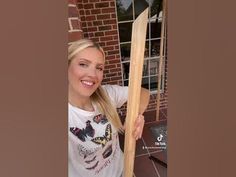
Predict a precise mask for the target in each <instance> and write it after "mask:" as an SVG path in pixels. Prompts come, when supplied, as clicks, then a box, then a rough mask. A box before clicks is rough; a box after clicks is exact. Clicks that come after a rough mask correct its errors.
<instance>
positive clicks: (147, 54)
mask: <svg viewBox="0 0 236 177" xmlns="http://www.w3.org/2000/svg"><path fill="white" fill-rule="evenodd" d="M149 50H150V49H149V41H146V44H145V51H144V57H145V58H147V57H149Z"/></svg>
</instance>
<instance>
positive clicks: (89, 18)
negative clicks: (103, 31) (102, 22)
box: [85, 15, 96, 21]
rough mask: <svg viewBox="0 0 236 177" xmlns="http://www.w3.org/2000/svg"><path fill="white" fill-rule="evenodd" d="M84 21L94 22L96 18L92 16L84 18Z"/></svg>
mask: <svg viewBox="0 0 236 177" xmlns="http://www.w3.org/2000/svg"><path fill="white" fill-rule="evenodd" d="M85 20H86V21H93V20H96V17H95V16H94V15H90V16H86V17H85Z"/></svg>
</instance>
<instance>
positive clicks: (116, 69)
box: [110, 68, 121, 72]
mask: <svg viewBox="0 0 236 177" xmlns="http://www.w3.org/2000/svg"><path fill="white" fill-rule="evenodd" d="M120 71H121V68H115V69H110V72H120Z"/></svg>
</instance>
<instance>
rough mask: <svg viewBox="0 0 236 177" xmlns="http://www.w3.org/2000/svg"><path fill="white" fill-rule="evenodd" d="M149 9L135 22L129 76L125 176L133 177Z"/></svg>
mask: <svg viewBox="0 0 236 177" xmlns="http://www.w3.org/2000/svg"><path fill="white" fill-rule="evenodd" d="M147 19H148V9H146V10H145V11H144V12H142V14H141V15H139V17H138V18H137V19H136V20H135V21H134V22H133V26H132V40H131V54H130V58H131V61H130V75H129V91H128V92H129V98H128V103H127V116H126V125H125V127H126V128H125V148H124V156H125V157H124V176H125V177H132V176H133V168H134V157H135V156H134V155H135V145H136V140H135V139H134V137H133V134H132V133H133V131H134V122H135V119H136V118H137V116H138V111H139V104H140V92H141V81H142V72H143V61H144V50H145V40H146V31H147Z"/></svg>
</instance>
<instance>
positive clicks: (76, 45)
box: [68, 39, 123, 132]
mask: <svg viewBox="0 0 236 177" xmlns="http://www.w3.org/2000/svg"><path fill="white" fill-rule="evenodd" d="M88 47H94V48H96V49H98V50H99V51H100V52H101V53H102V54H103V56H104V60H105V53H104V51H103V49H102V48H101V46H100V45H99V44H97V43H95V42H93V41H92V40H89V39H80V40H78V41H75V42H72V43H71V45H70V46H69V48H68V63H69V64H70V62H71V60H73V58H74V57H75V56H76V54H77V53H78V52H80V51H81V50H84V49H86V48H88ZM91 100H92V102H94V103H95V104H96V105H97V108H98V110H99V111H100V112H101V113H102V114H104V115H105V116H106V117H107V119H108V120H109V121H110V122H111V123H112V125H113V126H114V127H115V128H116V129H117V130H118V131H119V132H123V129H122V127H123V126H122V123H121V121H120V118H119V115H118V113H117V111H116V108H115V107H114V106H113V104H112V103H111V100H110V98H109V96H108V95H107V93H106V91H105V90H104V89H103V88H102V86H99V87H98V88H97V90H96V91H95V92H94V93H93V94H92V95H91Z"/></svg>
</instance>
